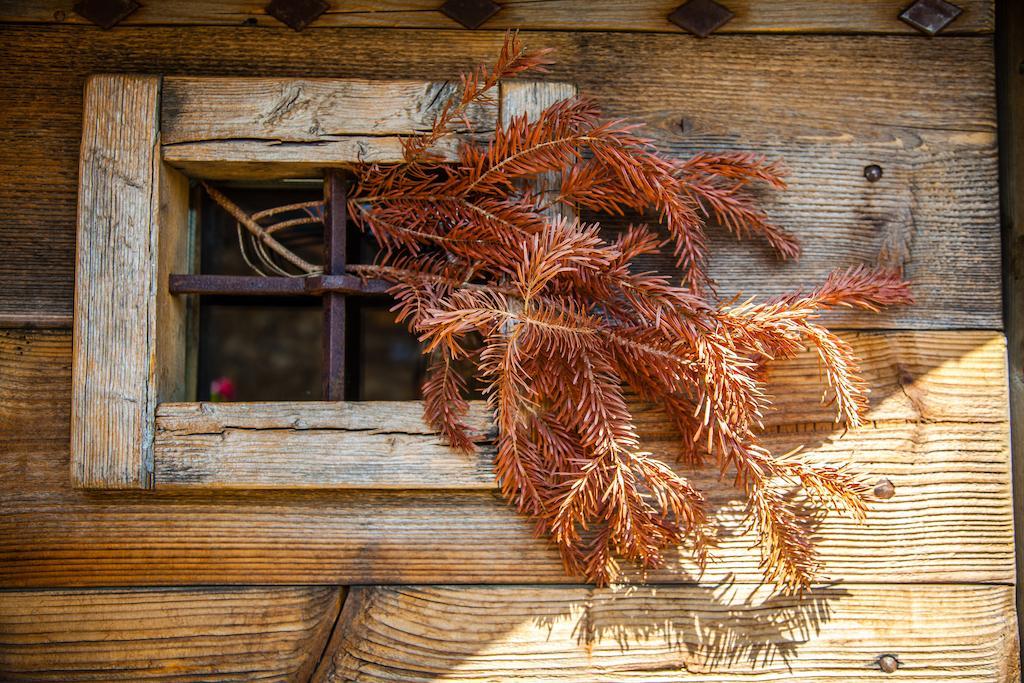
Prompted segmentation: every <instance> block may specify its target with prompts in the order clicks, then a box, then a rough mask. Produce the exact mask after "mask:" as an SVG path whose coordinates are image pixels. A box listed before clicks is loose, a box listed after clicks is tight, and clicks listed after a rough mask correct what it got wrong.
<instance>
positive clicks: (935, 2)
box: [900, 0, 963, 36]
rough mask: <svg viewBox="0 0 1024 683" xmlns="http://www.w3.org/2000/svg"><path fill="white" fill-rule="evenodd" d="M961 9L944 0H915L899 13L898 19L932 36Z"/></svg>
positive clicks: (946, 24) (955, 16)
mask: <svg viewBox="0 0 1024 683" xmlns="http://www.w3.org/2000/svg"><path fill="white" fill-rule="evenodd" d="M961 12H963V10H962V9H960V8H959V7H957V6H956V5H954V4H953V3H951V2H946V0H917V2H915V3H914V4H912V5H911V6H910V7H908V8H907V9H905V10H903V11H902V12H901V13H900V19H902V20H903V21H904V22H906V23H907V24H910V25H911V26H913V27H914V28H916V29H917V30H918V31H920V32H921V33H924V34H925V35H928V36H934V35H935V34H936V33H938V32H939V31H941V30H942V29H944V28H946V26H948V25H949V23H950V22H951V21H953V20H954V19H956V18H957V17H958V16H960V13H961Z"/></svg>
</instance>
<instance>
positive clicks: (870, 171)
mask: <svg viewBox="0 0 1024 683" xmlns="http://www.w3.org/2000/svg"><path fill="white" fill-rule="evenodd" d="M864 177H865V178H867V179H868V182H869V183H877V182H878V181H879V180H881V179H882V167H881V166H879V165H878V164H870V165H868V166H865V167H864Z"/></svg>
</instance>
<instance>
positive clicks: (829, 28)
mask: <svg viewBox="0 0 1024 683" xmlns="http://www.w3.org/2000/svg"><path fill="white" fill-rule="evenodd" d="M73 4H74V2H73V0H49V1H48V2H30V1H29V0H9V1H8V2H5V3H4V4H3V5H2V6H0V21H10V22H55V23H64V22H66V23H74V24H87V23H88V22H87V21H86V20H85V19H83V18H82V17H80V16H78V15H76V14H75V13H74V12H73V11H72V9H71V8H72V5H73ZM328 4H329V5H330V6H329V8H328V10H327V11H326V12H325V13H324V14H323V15H321V16H320V17H319V18H318V19H317V20H316V21H315V22H313V24H311V25H310V26H309V28H308V29H307V30H315V29H317V28H323V27H377V28H433V29H451V28H459V26H458V24H456V23H455V22H454V21H452V20H451V19H449V18H448V17H447V16H445V15H444V14H442V13H441V12H439V11H437V8H438V6H439V4H438V2H437V0H383V1H381V0H357V1H355V2H349V1H346V2H341V1H340V0H335V1H334V2H330V3H328ZM500 4H501V6H502V9H501V11H500V12H498V14H496V15H495V16H494V17H493V18H492V19H490V20H489V21H488V22H487V23H486V24H484V26H483V27H482V29H481V30H504V29H507V28H517V29H521V30H527V31H529V30H552V29H553V30H564V31H660V32H669V33H679V32H680V29H679V28H678V27H677V26H675V25H674V24H671V23H669V21H668V19H667V17H668V15H669V13H670V12H672V11H673V10H674V9H675V8H676V7H678V6H679V5H680V4H681V3H680V2H679V0H638V1H637V0H634V1H628V0H601V2H587V1H586V0H529V1H523V0H511V1H507V2H502V3H500ZM906 4H907V3H906V2H904V1H903V0H858V1H857V2H843V1H842V0H785V1H779V0H776V1H774V2H763V1H761V2H758V1H757V0H731V1H730V2H729V4H728V7H729V9H730V10H732V12H733V13H735V15H736V16H735V18H734V19H733V20H732V21H730V22H729V23H728V24H726V25H725V26H723V27H722V28H721V29H719V30H718V33H719V34H723V33H748V32H757V33H759V32H772V33H777V32H800V33H814V32H817V33H821V32H825V33H844V32H850V33H913V32H914V31H913V29H912V28H910V27H909V26H907V25H906V24H904V23H903V22H902V21H900V20H899V19H898V18H897V15H898V14H899V13H900V12H901V11H902V10H903V9H904V8H905V6H906ZM957 4H958V5H959V6H960V7H961V8H963V10H964V12H963V14H962V15H961V16H960V17H959V18H957V20H956V21H955V22H954V23H953V24H951V25H950V26H949V27H948V28H947V29H946V30H945V31H943V34H942V35H949V34H961V33H987V32H991V31H992V28H993V23H994V21H993V8H992V0H960V1H959V2H958V3H957ZM264 7H265V5H264V4H263V3H261V2H258V1H255V0H228V1H226V2H214V1H213V0H189V1H188V2H166V1H165V2H147V3H146V4H145V5H144V6H143V7H141V8H139V10H138V11H136V12H135V13H134V14H132V15H131V16H129V17H128V18H127V19H125V20H124V21H123V22H122V23H121V24H120V25H121V26H147V25H155V26H159V25H165V24H181V25H215V26H239V25H243V24H245V25H248V24H250V23H251V24H254V25H258V26H263V27H268V28H278V29H281V30H286V29H284V27H283V25H282V24H281V23H280V22H279V21H277V20H276V19H274V18H273V17H271V16H268V15H267V13H266V11H265V9H264ZM287 30H290V29H287Z"/></svg>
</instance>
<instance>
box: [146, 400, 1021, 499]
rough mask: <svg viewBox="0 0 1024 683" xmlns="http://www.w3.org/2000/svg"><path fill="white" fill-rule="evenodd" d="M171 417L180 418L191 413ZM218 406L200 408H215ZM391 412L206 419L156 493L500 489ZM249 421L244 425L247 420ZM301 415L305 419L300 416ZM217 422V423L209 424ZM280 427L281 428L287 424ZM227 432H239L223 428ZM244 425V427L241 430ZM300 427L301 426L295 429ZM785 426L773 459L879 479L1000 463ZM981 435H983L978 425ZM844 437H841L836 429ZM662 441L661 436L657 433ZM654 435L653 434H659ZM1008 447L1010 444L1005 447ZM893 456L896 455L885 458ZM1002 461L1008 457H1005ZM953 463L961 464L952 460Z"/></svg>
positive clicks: (945, 441) (162, 468)
mask: <svg viewBox="0 0 1024 683" xmlns="http://www.w3.org/2000/svg"><path fill="white" fill-rule="evenodd" d="M179 405H182V406H183V407H182V408H180V409H174V408H172V409H171V410H174V411H175V412H176V413H178V414H177V415H175V414H171V415H168V417H170V418H171V419H175V418H178V419H180V418H181V417H182V415H181V413H182V412H184V411H185V410H187V408H185V407H184V405H189V404H179ZM215 405H216V404H201V406H200V410H201V409H203V408H213V407H214V406H215ZM397 405H398V406H401V407H395V408H393V409H390V410H388V409H387V408H385V407H383V406H378V412H383V411H384V410H388V412H387V417H386V418H385V419H384V420H383V421H382V422H383V424H382V426H381V427H379V428H375V427H372V426H369V425H368V424H363V423H356V424H355V425H352V426H351V427H345V426H340V424H341V422H342V421H340V420H339V421H334V420H331V419H330V418H329V417H328V416H325V415H324V414H323V413H319V412H318V416H320V417H327V419H325V420H323V422H322V423H321V424H320V425H319V426H316V427H309V426H306V416H305V415H304V414H303V411H301V409H300V410H296V406H295V405H294V404H273V403H271V404H263V405H261V404H252V403H249V404H246V403H242V404H237V406H236V407H237V411H232V413H231V414H232V415H233V416H235V417H237V416H238V415H239V413H248V414H250V415H251V417H252V418H254V421H258V422H265V423H267V424H268V425H269V426H267V427H263V428H254V427H250V426H244V423H246V422H248V419H243V420H230V419H228V420H222V419H221V416H220V415H218V414H216V413H215V412H214V411H211V413H212V414H207V415H204V416H202V418H201V420H200V422H216V423H221V424H219V425H218V426H217V427H214V428H209V427H199V428H198V429H197V428H196V427H192V426H189V427H187V428H185V429H182V430H176V431H171V430H164V431H162V432H161V433H160V434H159V435H158V437H157V442H156V485H157V487H159V488H175V487H195V488H200V489H202V488H207V487H210V488H234V489H261V488H269V489H273V488H283V489H288V488H334V489H397V490H415V489H427V490H429V489H445V490H474V489H475V490H490V489H496V488H497V486H496V484H495V481H494V472H493V470H492V468H491V461H492V458H493V455H494V452H493V448H492V446H491V444H490V443H484V444H481V449H480V452H479V453H478V454H477V455H475V456H467V455H464V454H461V453H457V452H455V451H452V450H451V449H450V448H448V447H447V446H445V445H444V443H443V442H442V440H441V439H440V438H439V437H438V436H437V435H436V434H432V433H430V431H429V430H428V429H426V427H425V426H424V425H423V419H422V409H421V407H420V404H419V403H414V402H409V403H402V404H397ZM633 414H634V417H635V418H636V421H637V426H638V430H639V432H640V438H641V440H642V443H643V447H644V449H645V450H649V451H652V452H653V453H655V454H656V455H658V456H660V457H662V458H663V459H665V460H668V461H672V460H673V459H674V457H673V456H674V454H676V453H677V452H678V451H679V449H680V443H679V440H678V439H679V438H678V437H677V436H676V435H674V434H671V433H668V434H666V433H664V432H665V430H666V429H667V427H666V420H665V419H664V417H663V416H662V414H661V412H660V411H657V410H654V409H647V410H644V409H643V408H639V407H634V410H633ZM250 415H246V418H248V417H250ZM295 415H299V416H301V417H299V418H298V419H296V418H295V417H294V416H295ZM211 418H212V419H211ZM282 418H283V419H282ZM223 422H234V423H235V424H234V426H225V425H224V424H223ZM239 423H242V424H239ZM295 425H299V426H298V427H296V426H295ZM800 426H801V427H802V428H801V429H795V428H794V426H793V425H786V426H783V427H780V428H778V429H777V430H775V429H773V430H770V431H769V432H768V433H767V434H766V437H765V444H766V445H767V446H768V447H770V448H771V450H772V451H773V452H776V453H785V452H788V451H789V450H790V449H792V448H795V447H797V446H800V445H802V444H806V448H805V449H804V451H803V455H804V457H807V458H813V459H820V460H823V461H825V462H831V463H844V462H848V463H852V464H854V465H856V466H858V467H860V468H861V469H865V470H868V471H874V472H875V473H876V474H877V475H878V476H881V475H883V474H886V473H888V471H889V469H890V468H892V467H895V466H896V465H897V464H898V463H900V462H902V461H903V458H904V457H906V456H907V455H908V454H912V455H913V456H914V457H917V458H920V459H923V460H929V461H930V460H932V459H935V458H938V459H941V460H943V461H945V460H946V459H947V458H946V456H943V455H941V453H942V452H945V451H946V450H947V449H948V448H950V447H951V444H953V443H955V444H956V446H955V447H956V448H957V449H958V450H960V449H962V453H961V456H962V457H963V459H964V460H973V459H976V458H978V457H981V458H982V459H986V460H987V459H989V458H992V457H997V458H998V456H997V455H995V454H996V453H998V450H995V451H993V450H992V446H990V445H986V446H984V447H981V446H980V445H979V447H980V448H981V449H982V450H983V451H984V452H985V454H984V455H980V454H978V453H976V452H975V448H974V447H973V446H974V445H973V444H970V443H962V439H961V438H960V437H961V435H962V434H966V433H971V434H975V433H976V431H975V430H976V429H977V428H976V427H975V426H974V425H971V427H961V426H960V425H959V424H950V423H936V424H924V425H920V424H914V423H905V424H890V423H886V424H885V425H884V426H881V425H873V426H870V427H864V428H860V429H857V430H853V431H850V432H847V433H846V434H845V435H843V437H842V438H839V433H830V431H829V429H830V425H828V424H821V423H817V424H813V425H812V426H809V427H808V426H806V423H802V424H801V425H800ZM979 427H981V426H980V425H979ZM836 429H840V432H841V428H836ZM981 429H982V433H984V434H991V435H993V436H996V437H1000V436H1001V437H1003V438H1008V436H1007V433H1006V425H1005V423H993V424H989V425H984V426H983V427H981ZM659 431H661V432H663V433H662V434H660V435H659V434H657V433H656V432H659ZM652 432H655V433H654V434H652ZM1004 446H1005V444H1004ZM886 449H892V451H893V452H892V453H887V452H886ZM1004 451H1005V448H1004ZM949 457H955V456H949ZM681 471H683V472H684V474H685V475H686V476H688V477H691V478H692V479H693V480H694V481H695V482H696V483H697V484H698V486H700V488H701V490H703V491H705V492H711V496H712V498H716V499H724V498H727V497H728V496H730V495H731V494H732V489H731V485H730V482H728V481H720V480H719V479H718V476H717V472H704V473H700V474H697V475H693V474H692V473H690V472H688V471H685V470H682V469H681Z"/></svg>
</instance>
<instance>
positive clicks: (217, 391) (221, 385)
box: [210, 377, 235, 402]
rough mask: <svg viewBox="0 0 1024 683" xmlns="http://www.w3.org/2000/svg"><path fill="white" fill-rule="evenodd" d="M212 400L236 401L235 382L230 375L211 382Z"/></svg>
mask: <svg viewBox="0 0 1024 683" xmlns="http://www.w3.org/2000/svg"><path fill="white" fill-rule="evenodd" d="M210 400H211V401H215V402H216V401H234V400H235V383H234V382H233V381H232V380H231V378H230V377H218V378H217V379H215V380H213V381H212V382H210Z"/></svg>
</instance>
